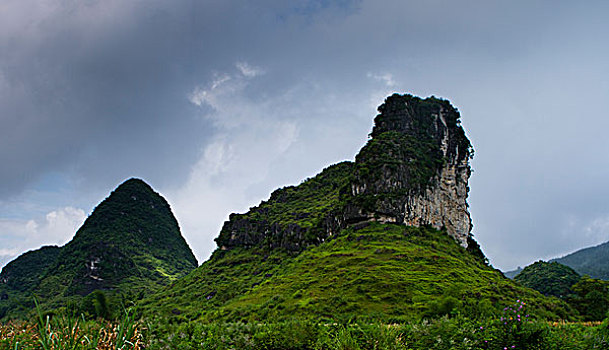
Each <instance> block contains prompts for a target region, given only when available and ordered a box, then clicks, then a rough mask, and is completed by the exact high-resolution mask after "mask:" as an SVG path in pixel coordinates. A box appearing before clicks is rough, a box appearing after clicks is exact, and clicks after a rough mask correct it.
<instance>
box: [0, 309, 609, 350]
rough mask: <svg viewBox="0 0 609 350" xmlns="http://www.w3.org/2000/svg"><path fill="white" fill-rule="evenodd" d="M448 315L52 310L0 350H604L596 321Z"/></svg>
mask: <svg viewBox="0 0 609 350" xmlns="http://www.w3.org/2000/svg"><path fill="white" fill-rule="evenodd" d="M518 305H519V304H518V303H517V304H515V305H514V306H513V307H508V308H506V310H505V311H504V312H503V314H502V316H500V317H498V318H489V319H486V320H472V319H469V318H467V317H464V316H462V315H458V314H457V315H451V316H449V315H447V316H443V317H440V318H437V319H432V320H422V321H418V322H407V323H400V324H381V323H364V322H359V323H353V322H352V323H330V324H328V323H319V322H315V321H314V320H309V321H304V320H291V321H283V322H276V323H241V322H237V323H199V322H185V323H180V324H169V323H167V324H161V323H155V324H147V325H146V326H144V324H145V322H143V321H139V322H138V321H135V319H134V318H133V316H132V315H133V314H132V313H125V315H124V316H123V317H122V319H120V320H117V321H115V322H106V321H102V320H97V321H85V320H84V319H82V318H74V317H68V316H64V315H61V316H60V315H57V316H54V317H49V318H45V317H41V318H39V319H38V320H37V321H31V322H20V323H7V324H4V325H0V350H5V349H6V350H9V349H10V350H13V349H43V350H48V349H62V350H63V349H74V350H76V349H83V350H84V349H134V350H138V349H159V350H160V349H227V350H228V349H256V350H257V349H286V350H287V349H351V350H355V349H387V350H390V349H391V350H393V349H396V350H397V349H425V350H427V349H439V350H442V349H446V350H449V349H450V350H466V349H467V350H469V349H471V350H474V349H540V350H542V349H543V350H553V349H556V350H558V349H561V350H562V349H571V350H579V349H581V350H584V349H586V350H587V349H609V326H608V320H605V321H604V322H603V323H549V322H546V321H542V320H529V319H528V318H527V317H524V316H526V315H521V317H520V318H518V317H512V318H511V319H510V316H509V315H510V313H513V311H514V310H516V311H517V312H518V311H519V309H518Z"/></svg>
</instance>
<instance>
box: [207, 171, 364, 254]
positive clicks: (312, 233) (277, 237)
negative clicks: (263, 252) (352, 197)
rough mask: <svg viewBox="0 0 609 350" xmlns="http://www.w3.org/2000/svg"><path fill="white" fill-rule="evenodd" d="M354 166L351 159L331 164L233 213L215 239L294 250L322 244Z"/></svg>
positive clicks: (229, 245)
mask: <svg viewBox="0 0 609 350" xmlns="http://www.w3.org/2000/svg"><path fill="white" fill-rule="evenodd" d="M352 168H353V163H352V162H342V163H338V164H335V165H332V166H330V167H327V168H326V169H324V170H323V171H322V172H321V173H320V174H319V175H317V176H315V177H313V178H311V179H307V180H305V181H303V182H302V183H301V184H300V185H298V186H288V187H284V188H281V189H278V190H276V191H274V192H273V193H272V194H271V197H270V198H269V200H268V201H263V202H262V203H260V205H258V206H257V207H253V208H251V209H250V210H249V211H248V212H247V213H245V214H231V215H230V218H229V221H227V222H226V223H225V224H224V227H223V228H222V230H221V231H220V235H219V236H218V237H217V238H216V239H215V241H216V243H217V244H218V246H219V247H227V248H232V247H235V246H241V247H253V246H263V247H268V248H273V247H280V248H284V249H287V250H294V251H299V250H302V249H305V248H306V247H307V246H309V245H314V244H319V243H320V242H322V241H323V239H324V238H325V237H326V236H327V228H328V222H327V219H328V217H330V216H331V214H332V213H333V212H336V211H337V210H338V209H339V208H341V207H342V205H343V203H342V201H341V193H342V192H345V191H346V190H347V187H348V185H349V179H350V176H351V172H352ZM265 232H267V233H268V234H264V233H265Z"/></svg>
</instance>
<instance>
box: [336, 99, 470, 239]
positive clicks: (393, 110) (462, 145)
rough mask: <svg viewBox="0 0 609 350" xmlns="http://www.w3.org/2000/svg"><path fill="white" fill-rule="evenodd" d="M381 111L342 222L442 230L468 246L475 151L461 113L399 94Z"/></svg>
mask: <svg viewBox="0 0 609 350" xmlns="http://www.w3.org/2000/svg"><path fill="white" fill-rule="evenodd" d="M379 112H380V113H379V115H378V116H377V117H376V118H375V126H374V129H373V131H372V133H371V136H372V138H371V139H370V141H369V142H368V143H367V144H366V146H364V148H363V149H362V150H361V151H360V153H359V154H358V155H357V157H356V167H355V169H356V170H355V179H354V180H353V182H352V185H351V195H352V196H353V197H354V198H353V200H352V201H351V203H352V204H350V205H349V207H351V209H350V210H348V211H347V212H346V221H347V222H354V221H361V220H375V221H381V222H396V223H404V224H406V225H410V226H423V225H430V226H432V227H434V228H436V229H442V228H445V229H446V231H447V233H448V234H449V235H450V236H452V237H453V238H455V239H456V240H457V241H458V242H459V243H460V244H461V245H462V246H464V247H467V245H468V237H469V234H470V231H471V219H470V215H469V211H468V205H467V195H468V191H469V187H468V185H467V184H468V180H469V176H470V174H471V169H470V166H469V159H470V158H471V156H472V153H473V151H472V148H471V144H470V142H469V140H468V139H467V137H466V136H465V132H464V131H463V128H462V127H461V126H460V124H459V113H458V112H457V110H456V109H455V108H454V107H452V106H451V105H450V103H448V101H444V100H439V99H436V98H433V97H431V98H428V99H425V100H421V99H419V98H417V97H413V96H410V95H404V96H400V95H397V94H396V95H393V96H390V97H389V98H387V100H386V101H385V103H384V104H383V105H381V106H380V107H379ZM358 197H361V198H358ZM361 204H364V205H361Z"/></svg>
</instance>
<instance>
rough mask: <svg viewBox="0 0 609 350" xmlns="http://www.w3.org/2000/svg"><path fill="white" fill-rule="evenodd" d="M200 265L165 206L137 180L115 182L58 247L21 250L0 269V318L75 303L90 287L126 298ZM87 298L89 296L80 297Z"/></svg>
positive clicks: (163, 200) (156, 287) (93, 289)
mask: <svg viewBox="0 0 609 350" xmlns="http://www.w3.org/2000/svg"><path fill="white" fill-rule="evenodd" d="M196 267H197V261H196V259H195V257H194V255H193V254H192V251H191V250H190V247H188V244H187V243H186V241H185V240H184V238H183V237H182V235H181V233H180V229H179V227H178V223H177V221H176V219H175V217H174V216H173V214H172V212H171V209H170V207H169V204H168V203H167V202H166V201H165V199H164V198H163V197H161V196H160V195H159V194H158V193H156V192H154V190H153V189H152V188H151V187H150V186H148V185H147V184H146V183H144V182H143V181H142V180H139V179H130V180H127V181H125V182H124V183H123V184H121V185H120V186H118V188H117V189H116V190H114V191H113V192H112V193H111V194H110V196H109V197H108V198H106V199H105V200H104V201H103V202H101V203H100V204H99V205H98V206H97V208H95V210H94V211H93V213H92V214H91V215H90V216H89V217H88V218H87V220H86V221H85V223H84V224H83V225H82V227H81V228H80V229H79V230H78V231H77V232H76V234H75V236H74V238H73V239H72V240H71V241H70V242H68V243H67V244H66V245H65V246H63V247H43V248H41V249H39V250H36V251H32V252H28V253H25V254H23V255H21V256H19V257H18V258H17V259H15V260H14V261H12V262H10V263H9V264H7V265H6V267H5V268H4V269H3V270H2V272H1V273H0V282H1V283H0V295H3V296H4V297H3V298H2V299H4V300H0V317H2V316H4V315H5V314H19V313H20V311H19V310H20V309H21V310H22V311H23V310H28V307H30V306H31V305H32V298H33V296H34V295H36V296H37V297H38V298H39V299H40V300H41V301H42V302H43V303H44V304H45V305H47V306H48V307H60V306H65V305H66V304H67V303H71V304H73V305H74V304H77V305H78V304H79V303H81V302H82V299H83V298H84V297H86V296H88V295H89V294H91V293H92V292H93V291H95V290H101V291H104V292H105V293H106V294H108V295H114V296H118V295H121V297H122V298H127V299H137V298H141V297H142V296H144V295H145V294H147V293H149V292H151V291H154V290H156V289H158V288H159V287H160V286H163V285H167V284H169V283H171V282H173V281H175V280H177V279H178V278H180V277H182V276H184V275H186V274H187V273H188V272H190V271H191V270H193V269H194V268H196ZM85 299H86V298H85Z"/></svg>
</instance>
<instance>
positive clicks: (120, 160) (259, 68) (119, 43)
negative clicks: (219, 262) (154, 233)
mask: <svg viewBox="0 0 609 350" xmlns="http://www.w3.org/2000/svg"><path fill="white" fill-rule="evenodd" d="M608 13H609V2H606V1H593V0H591V1H586V2H581V3H580V2H575V1H555V0H554V1H535V0H526V1H489V0H479V1H473V0H472V1H469V0H464V1H449V0H446V1H436V0H430V1H424V2H423V1H405V0H392V1H378V0H361V1H355V0H354V1H350V0H338V1H330V0H311V1H284V0H269V1H257V2H253V1H246V0H244V1H238V0H205V1H195V0H184V1H181V0H176V1H162V0H133V1H131V0H130V1H127V0H104V1H101V0H99V1H98V0H87V1H68V0H65V1H60V0H55V1H52V0H49V1H38V0H3V1H2V2H0V166H1V169H2V170H1V171H0V266H2V265H4V264H5V263H6V262H8V261H10V260H11V259H13V258H14V257H16V256H17V255H19V254H20V253H22V252H24V251H26V250H30V249H35V248H38V247H39V246H41V245H43V244H64V243H66V242H67V241H68V240H69V239H70V238H71V237H72V235H73V234H74V232H75V230H76V229H77V228H78V227H79V226H80V225H81V224H82V222H83V220H84V218H85V217H86V216H87V215H89V214H90V213H91V211H92V210H93V208H94V207H95V205H96V204H97V203H99V202H100V201H101V200H103V199H104V198H105V197H106V196H107V195H108V194H109V192H110V191H111V190H112V189H114V188H115V187H116V186H117V185H118V184H120V183H121V182H122V181H124V180H125V179H127V178H130V177H134V176H135V177H140V178H143V179H144V180H145V181H147V182H148V183H149V184H151V185H152V186H153V187H154V188H155V189H156V190H157V191H159V192H161V193H162V194H163V195H164V196H165V197H166V198H167V199H168V201H169V202H170V204H171V205H172V208H173V210H174V212H175V215H176V216H177V218H178V221H179V223H180V226H181V228H182V231H183V234H184V235H185V237H186V239H187V241H188V243H189V244H190V245H191V247H192V248H193V250H194V252H195V254H196V256H197V258H198V259H199V260H200V261H203V260H204V259H206V258H207V257H208V256H209V254H210V253H211V251H212V250H213V249H214V248H215V245H214V243H213V238H214V237H216V235H217V234H218V232H219V229H220V227H221V225H222V223H223V221H224V220H226V219H227V217H228V214H229V213H230V212H243V211H245V210H247V209H248V208H249V207H250V206H253V205H256V204H257V203H258V202H260V200H263V199H266V198H268V196H269V194H270V192H271V191H272V190H273V189H275V188H277V187H281V186H285V185H290V184H297V183H299V182H300V181H301V180H302V179H304V178H307V177H311V176H313V175H315V174H316V173H317V172H318V171H320V170H321V169H322V168H324V167H326V166H327V165H329V164H332V163H335V162H338V161H341V160H346V159H348V160H350V159H353V158H354V155H355V154H356V153H357V151H358V150H359V148H360V147H361V146H362V145H363V144H364V143H365V142H366V140H367V134H368V133H369V132H370V129H371V127H372V119H373V117H374V116H375V114H376V107H377V106H378V105H379V104H380V103H382V101H383V99H384V97H385V96H387V95H388V94H391V93H393V92H409V93H413V94H416V95H419V96H423V97H426V96H430V95H435V96H438V97H443V98H446V99H448V100H450V101H451V102H452V103H453V105H455V106H456V107H457V108H458V109H459V110H460V111H461V114H462V122H463V125H464V127H465V129H466V131H467V135H468V137H469V138H470V139H471V141H472V143H473V145H474V147H475V150H476V157H475V159H474V161H473V163H472V166H473V168H474V173H473V176H472V178H471V181H470V187H471V192H470V199H469V202H470V209H471V213H472V217H473V221H474V230H473V233H474V235H475V237H476V239H477V240H478V241H479V242H480V244H481V246H482V248H483V250H484V252H485V253H486V254H487V256H488V257H489V259H490V260H491V263H492V264H493V265H494V266H495V267H497V268H501V269H512V268H515V267H516V266H518V265H520V266H524V265H526V264H528V263H530V262H532V261H535V260H538V259H540V258H542V259H547V258H551V257H557V256H560V255H563V254H565V253H568V252H571V251H574V250H576V249H579V248H582V247H587V246H590V245H595V244H598V243H601V242H604V241H607V240H609V185H608V184H607V179H609V155H608V153H609V137H608V136H607V131H608V130H609V115H608V114H609V108H607V103H608V102H609V46H608V45H606V40H607V39H606V38H607V37H608V36H609V22H608V21H607V20H606V19H607V14H608Z"/></svg>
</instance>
